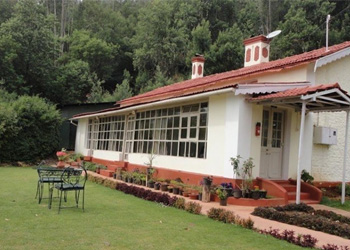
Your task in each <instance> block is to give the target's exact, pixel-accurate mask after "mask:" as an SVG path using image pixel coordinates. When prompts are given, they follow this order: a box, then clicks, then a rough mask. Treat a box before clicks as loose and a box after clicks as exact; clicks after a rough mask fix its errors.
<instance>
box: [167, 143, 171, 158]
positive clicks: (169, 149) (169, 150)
mask: <svg viewBox="0 0 350 250" xmlns="http://www.w3.org/2000/svg"><path fill="white" fill-rule="evenodd" d="M166 155H171V142H166Z"/></svg>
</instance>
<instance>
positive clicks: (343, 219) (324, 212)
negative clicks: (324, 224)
mask: <svg viewBox="0 0 350 250" xmlns="http://www.w3.org/2000/svg"><path fill="white" fill-rule="evenodd" d="M315 214H316V215H319V216H323V217H325V218H327V219H330V220H332V221H339V222H342V223H346V224H349V225H350V218H349V217H346V216H343V215H340V214H336V213H334V212H332V211H327V210H316V211H315Z"/></svg>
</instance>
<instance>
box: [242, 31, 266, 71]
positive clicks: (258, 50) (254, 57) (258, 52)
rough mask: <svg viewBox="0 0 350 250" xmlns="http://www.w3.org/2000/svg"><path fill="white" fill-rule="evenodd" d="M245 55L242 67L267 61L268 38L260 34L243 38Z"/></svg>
mask: <svg viewBox="0 0 350 250" xmlns="http://www.w3.org/2000/svg"><path fill="white" fill-rule="evenodd" d="M243 43H244V45H245V57H244V67H247V66H252V65H256V64H259V63H262V62H268V61H269V55H270V44H269V43H270V40H269V39H268V38H266V36H263V35H260V36H256V37H252V38H248V39H246V40H244V42H243Z"/></svg>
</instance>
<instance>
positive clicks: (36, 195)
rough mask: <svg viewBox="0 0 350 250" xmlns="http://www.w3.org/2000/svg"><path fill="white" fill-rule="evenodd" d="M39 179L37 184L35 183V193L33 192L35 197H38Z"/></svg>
mask: <svg viewBox="0 0 350 250" xmlns="http://www.w3.org/2000/svg"><path fill="white" fill-rule="evenodd" d="M39 184H40V181H38V184H37V185H36V194H35V199H36V198H38V194H39V186H40V185H39Z"/></svg>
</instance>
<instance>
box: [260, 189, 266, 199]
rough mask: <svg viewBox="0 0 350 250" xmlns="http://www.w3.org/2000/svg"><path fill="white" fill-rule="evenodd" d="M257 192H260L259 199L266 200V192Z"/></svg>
mask: <svg viewBox="0 0 350 250" xmlns="http://www.w3.org/2000/svg"><path fill="white" fill-rule="evenodd" d="M259 192H260V198H262V199H266V195H267V191H262V190H260V191H259Z"/></svg>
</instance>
